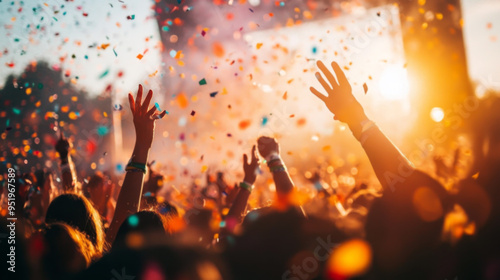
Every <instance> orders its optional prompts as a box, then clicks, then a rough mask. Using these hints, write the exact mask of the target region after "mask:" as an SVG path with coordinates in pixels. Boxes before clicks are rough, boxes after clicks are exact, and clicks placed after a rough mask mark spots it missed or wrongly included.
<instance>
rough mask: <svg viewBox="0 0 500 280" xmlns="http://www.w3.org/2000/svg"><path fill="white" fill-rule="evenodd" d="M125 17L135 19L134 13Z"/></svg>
mask: <svg viewBox="0 0 500 280" xmlns="http://www.w3.org/2000/svg"><path fill="white" fill-rule="evenodd" d="M127 19H128V20H134V19H135V15H130V16H127Z"/></svg>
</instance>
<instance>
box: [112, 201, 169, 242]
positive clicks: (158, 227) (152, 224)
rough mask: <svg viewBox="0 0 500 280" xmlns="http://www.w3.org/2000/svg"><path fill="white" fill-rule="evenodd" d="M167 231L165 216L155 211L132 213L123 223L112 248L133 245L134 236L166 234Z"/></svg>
mask: <svg viewBox="0 0 500 280" xmlns="http://www.w3.org/2000/svg"><path fill="white" fill-rule="evenodd" d="M165 233H166V223H165V218H164V217H163V216H162V215H160V214H158V213H157V212H155V211H151V210H141V211H139V212H137V213H135V214H133V215H130V216H129V217H128V218H127V219H126V220H125V221H123V223H122V224H121V226H120V228H119V229H118V232H117V234H116V238H115V241H114V242H113V246H112V249H113V250H116V249H117V248H123V247H133V245H134V244H130V240H133V239H131V238H133V237H134V236H137V235H141V236H144V235H147V234H160V236H164V235H165Z"/></svg>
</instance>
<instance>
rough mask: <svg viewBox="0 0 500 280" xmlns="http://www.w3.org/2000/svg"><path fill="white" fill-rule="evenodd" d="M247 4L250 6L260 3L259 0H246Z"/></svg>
mask: <svg viewBox="0 0 500 280" xmlns="http://www.w3.org/2000/svg"><path fill="white" fill-rule="evenodd" d="M248 4H250V5H252V6H254V7H255V6H259V5H260V0H248Z"/></svg>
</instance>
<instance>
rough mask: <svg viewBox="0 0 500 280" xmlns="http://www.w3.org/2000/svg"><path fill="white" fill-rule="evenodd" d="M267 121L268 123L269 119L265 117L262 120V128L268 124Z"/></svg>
mask: <svg viewBox="0 0 500 280" xmlns="http://www.w3.org/2000/svg"><path fill="white" fill-rule="evenodd" d="M267 121H268V118H267V117H263V118H262V123H261V124H262V126H265V125H266V124H267Z"/></svg>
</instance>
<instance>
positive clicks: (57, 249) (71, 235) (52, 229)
mask: <svg viewBox="0 0 500 280" xmlns="http://www.w3.org/2000/svg"><path fill="white" fill-rule="evenodd" d="M31 243H32V247H36V248H38V252H37V254H36V256H35V257H34V258H35V262H36V263H38V265H39V266H38V268H39V269H40V271H39V272H40V274H41V275H42V279H67V277H69V276H70V275H72V274H76V273H78V272H80V271H82V270H84V269H85V268H87V267H88V266H89V265H90V263H91V262H92V261H93V260H94V259H96V258H97V257H99V256H100V255H99V254H98V253H97V251H96V250H95V247H94V245H93V244H92V243H91V242H90V240H88V238H87V237H86V236H85V234H83V233H81V232H79V231H78V230H76V229H74V228H72V227H71V226H69V225H67V224H65V223H52V224H49V225H47V227H46V228H45V229H44V230H42V231H41V232H40V233H38V234H35V235H34V236H33V237H32V239H31Z"/></svg>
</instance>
